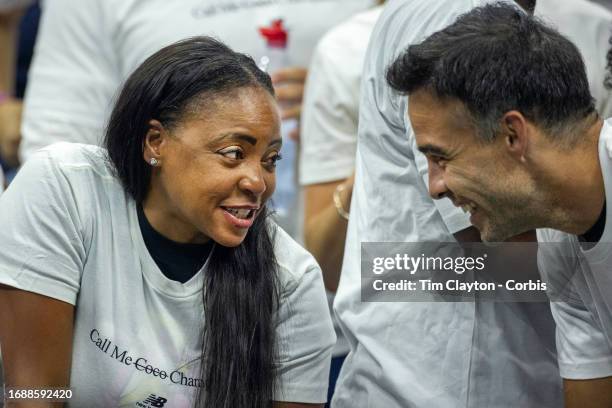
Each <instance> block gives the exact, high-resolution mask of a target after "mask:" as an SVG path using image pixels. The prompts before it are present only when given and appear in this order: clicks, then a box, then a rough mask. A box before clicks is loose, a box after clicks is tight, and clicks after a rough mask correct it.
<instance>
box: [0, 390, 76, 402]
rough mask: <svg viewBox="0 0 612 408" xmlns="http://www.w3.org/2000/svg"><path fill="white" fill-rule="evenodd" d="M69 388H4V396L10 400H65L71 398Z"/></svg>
mask: <svg viewBox="0 0 612 408" xmlns="http://www.w3.org/2000/svg"><path fill="white" fill-rule="evenodd" d="M72 394H73V392H72V390H71V389H70V388H40V389H39V388H6V390H5V393H4V397H5V398H6V399H7V400H8V401H10V400H21V401H24V400H46V401H50V402H65V401H69V400H70V399H71V398H72Z"/></svg>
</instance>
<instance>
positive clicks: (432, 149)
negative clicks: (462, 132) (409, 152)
mask: <svg viewBox="0 0 612 408" xmlns="http://www.w3.org/2000/svg"><path fill="white" fill-rule="evenodd" d="M419 151H420V152H421V153H423V154H425V155H433V156H439V157H448V153H447V152H445V151H444V150H442V149H441V148H439V147H438V146H434V145H431V144H426V145H423V146H419Z"/></svg>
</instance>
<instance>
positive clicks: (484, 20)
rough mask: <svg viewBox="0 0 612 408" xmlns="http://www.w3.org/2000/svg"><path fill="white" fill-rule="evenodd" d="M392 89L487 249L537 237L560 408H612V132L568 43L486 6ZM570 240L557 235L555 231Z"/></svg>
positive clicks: (441, 190)
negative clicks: (404, 100) (609, 206)
mask: <svg viewBox="0 0 612 408" xmlns="http://www.w3.org/2000/svg"><path fill="white" fill-rule="evenodd" d="M387 80H388V83H389V84H390V85H391V87H393V88H394V89H396V90H398V91H400V92H401V93H404V94H408V95H409V98H410V104H409V106H408V115H409V118H410V122H411V123H412V127H413V129H414V132H415V137H416V143H417V146H418V149H419V150H420V151H421V152H422V153H424V154H425V155H426V156H427V162H428V166H429V191H430V194H431V196H432V197H433V198H436V199H441V198H450V199H451V200H452V201H453V203H454V204H455V205H456V206H460V207H463V208H464V210H466V211H469V213H470V214H471V216H470V221H471V223H472V224H473V225H474V226H475V227H476V228H478V230H480V234H481V238H482V239H483V240H484V241H502V240H505V239H507V238H508V237H511V236H514V235H516V234H519V233H522V232H524V231H527V230H531V229H534V228H553V229H555V230H558V231H553V230H539V231H538V240H539V241H541V242H556V243H558V244H555V245H544V244H543V245H542V246H541V248H540V252H539V254H538V264H539V266H540V270H541V272H542V274H543V275H544V277H545V278H546V279H547V280H548V283H549V284H550V286H551V287H550V291H549V293H551V294H552V295H555V296H557V295H563V300H564V301H560V302H553V303H552V304H551V308H552V309H553V315H554V317H555V320H556V322H557V346H558V359H559V368H560V372H561V375H562V377H563V378H564V379H565V381H564V385H565V390H566V393H565V396H566V401H565V403H566V407H578V406H581V407H583V406H585V403H586V402H587V401H588V404H587V405H586V406H588V407H589V408H598V407H601V408H603V407H610V406H612V300H611V299H612V251H610V249H611V247H610V243H612V213H608V212H607V211H606V198H607V199H608V200H612V127H610V126H609V125H608V124H605V123H604V122H602V120H601V119H600V118H599V116H598V114H597V112H596V110H595V108H594V105H593V99H592V97H591V94H590V92H589V85H588V81H587V77H586V73H585V68H584V64H583V61H582V58H581V56H580V53H579V51H578V50H577V48H576V47H575V46H574V44H572V43H571V42H570V41H569V40H567V39H566V38H565V37H563V36H562V35H561V34H559V33H558V32H557V31H555V30H554V29H552V28H549V27H547V26H546V25H544V24H542V23H541V22H540V21H538V20H537V19H535V18H533V17H530V16H528V15H525V14H524V13H521V12H519V11H517V10H516V9H515V8H513V7H509V6H507V5H502V4H498V5H489V6H484V7H481V8H477V9H475V10H473V11H471V12H469V13H467V14H465V15H463V16H461V17H460V18H459V19H458V20H457V21H456V22H455V23H454V24H452V25H450V26H448V27H447V28H445V29H444V30H442V31H439V32H437V33H435V34H433V35H431V36H430V37H428V38H427V39H426V40H425V41H423V42H422V43H420V44H416V45H412V46H410V47H408V49H407V50H406V51H405V52H404V53H403V54H402V55H400V56H399V57H398V58H397V59H396V60H395V62H394V63H393V64H392V65H391V66H390V68H389V70H388V73H387ZM561 231H563V232H561Z"/></svg>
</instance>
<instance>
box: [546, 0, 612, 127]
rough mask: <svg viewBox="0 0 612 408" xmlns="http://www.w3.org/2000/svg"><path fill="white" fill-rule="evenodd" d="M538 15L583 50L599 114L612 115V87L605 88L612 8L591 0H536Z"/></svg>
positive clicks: (590, 85)
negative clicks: (609, 8) (611, 88)
mask: <svg viewBox="0 0 612 408" xmlns="http://www.w3.org/2000/svg"><path fill="white" fill-rule="evenodd" d="M535 15H536V16H538V17H540V18H542V19H544V21H545V22H547V23H549V24H552V25H553V26H554V27H555V28H556V29H557V30H559V32H560V33H561V34H563V35H564V36H566V37H567V38H569V39H570V40H571V41H572V42H573V43H574V44H576V46H577V47H578V49H579V50H580V53H581V54H582V58H583V59H584V64H585V66H586V71H587V77H588V79H589V87H590V89H591V94H592V95H593V98H595V107H596V108H597V111H598V112H599V114H600V115H601V116H602V117H604V118H608V117H610V116H612V90H610V89H606V87H605V86H604V80H605V78H606V74H607V69H606V65H607V59H606V54H607V53H608V50H610V47H611V46H612V45H611V44H610V42H609V41H610V36H611V35H612V12H611V11H610V10H608V9H606V8H605V7H604V6H601V5H599V4H596V3H593V2H592V1H588V0H537V2H536V9H535Z"/></svg>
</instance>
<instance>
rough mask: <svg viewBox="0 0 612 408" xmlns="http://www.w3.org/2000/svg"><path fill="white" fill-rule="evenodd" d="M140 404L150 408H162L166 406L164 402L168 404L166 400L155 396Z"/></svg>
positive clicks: (150, 396)
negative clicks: (147, 405)
mask: <svg viewBox="0 0 612 408" xmlns="http://www.w3.org/2000/svg"><path fill="white" fill-rule="evenodd" d="M142 402H143V403H145V404H149V406H150V407H155V408H162V407H163V406H164V405H165V404H166V402H168V400H167V399H165V398H163V397H158V396H157V395H155V394H151V395H149V397H148V398H147V399H146V400H144V401H142Z"/></svg>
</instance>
